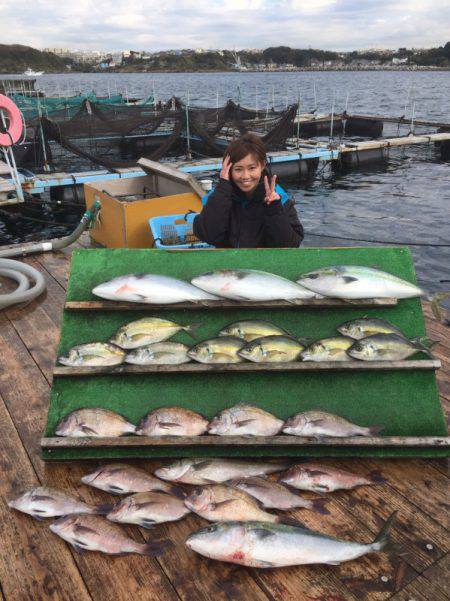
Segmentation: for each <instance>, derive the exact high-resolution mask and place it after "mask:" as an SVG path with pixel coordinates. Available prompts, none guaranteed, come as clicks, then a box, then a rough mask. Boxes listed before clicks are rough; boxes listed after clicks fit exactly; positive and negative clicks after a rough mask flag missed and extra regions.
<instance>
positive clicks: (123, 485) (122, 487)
mask: <svg viewBox="0 0 450 601" xmlns="http://www.w3.org/2000/svg"><path fill="white" fill-rule="evenodd" d="M81 482H83V484H88V485H89V486H93V487H94V488H98V489H100V490H104V491H106V492H109V493H112V494H115V495H126V494H129V493H134V492H149V491H152V490H155V491H158V490H159V491H162V492H168V493H170V492H173V487H172V485H171V484H167V482H163V481H162V480H159V478H155V476H153V475H152V474H149V473H148V472H146V471H145V470H143V469H141V468H139V467H134V466H133V465H128V464H126V463H111V464H108V465H102V466H101V467H99V468H98V469H96V470H94V471H93V472H91V473H89V474H86V475H85V476H83V477H82V478H81Z"/></svg>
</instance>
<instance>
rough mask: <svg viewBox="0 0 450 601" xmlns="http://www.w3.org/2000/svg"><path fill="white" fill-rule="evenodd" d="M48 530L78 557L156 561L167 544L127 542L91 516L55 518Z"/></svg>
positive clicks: (111, 526) (121, 533)
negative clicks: (126, 555)
mask: <svg viewBox="0 0 450 601" xmlns="http://www.w3.org/2000/svg"><path fill="white" fill-rule="evenodd" d="M50 530H51V531H52V532H54V533H55V534H57V535H58V536H60V537H61V538H62V539H64V540H65V541H67V542H68V543H70V544H71V545H72V547H73V548H74V549H75V550H76V551H79V552H80V553H83V552H84V551H100V552H101V553H108V554H110V555H120V554H122V553H137V554H139V555H148V556H149V557H157V556H158V555H162V554H163V553H164V551H165V549H166V548H167V547H168V546H169V544H170V543H169V542H168V541H167V542H164V541H153V542H147V543H138V542H136V541H135V540H133V539H132V538H129V537H128V536H127V535H126V534H125V532H124V531H123V530H122V528H121V527H120V526H118V525H117V524H113V523H111V522H110V521H108V520H106V519H105V518H102V517H98V516H93V515H69V516H65V517H62V518H59V520H56V522H53V524H50Z"/></svg>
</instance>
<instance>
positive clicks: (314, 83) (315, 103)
mask: <svg viewBox="0 0 450 601" xmlns="http://www.w3.org/2000/svg"><path fill="white" fill-rule="evenodd" d="M313 91H314V111H313V112H314V113H315V112H316V111H317V91H316V80H314V81H313Z"/></svg>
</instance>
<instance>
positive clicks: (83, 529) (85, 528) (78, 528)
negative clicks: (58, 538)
mask: <svg viewBox="0 0 450 601" xmlns="http://www.w3.org/2000/svg"><path fill="white" fill-rule="evenodd" d="M73 529H74V530H75V532H77V533H78V534H97V530H94V529H93V528H88V526H82V525H81V524H75V526H74V527H73Z"/></svg>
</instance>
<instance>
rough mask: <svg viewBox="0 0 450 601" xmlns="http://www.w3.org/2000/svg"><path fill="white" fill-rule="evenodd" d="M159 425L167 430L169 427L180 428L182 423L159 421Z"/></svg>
mask: <svg viewBox="0 0 450 601" xmlns="http://www.w3.org/2000/svg"><path fill="white" fill-rule="evenodd" d="M158 426H160V427H161V428H164V429H165V430H167V429H169V428H179V427H180V426H181V424H177V423H176V422H158Z"/></svg>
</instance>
